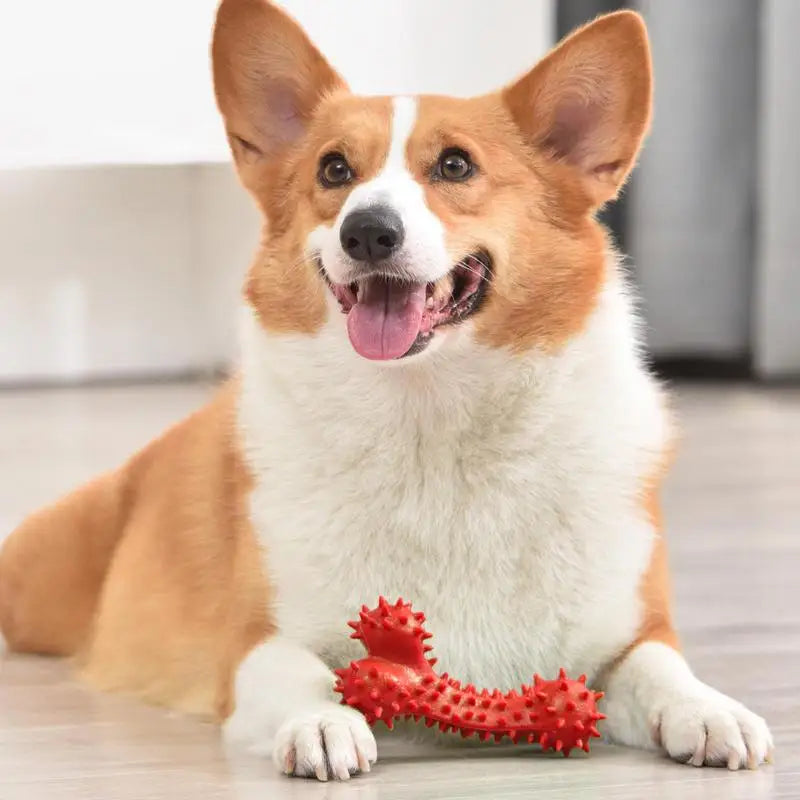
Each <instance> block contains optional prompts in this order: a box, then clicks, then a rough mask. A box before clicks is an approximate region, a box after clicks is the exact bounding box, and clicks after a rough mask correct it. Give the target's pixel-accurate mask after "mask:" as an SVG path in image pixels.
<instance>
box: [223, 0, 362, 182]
mask: <svg viewBox="0 0 800 800" xmlns="http://www.w3.org/2000/svg"><path fill="white" fill-rule="evenodd" d="M212 61H213V68H214V90H215V92H216V96H217V103H218V105H219V109H220V111H221V112H222V116H223V118H224V120H225V129H226V131H227V134H228V140H229V141H230V144H231V149H232V150H233V156H234V159H235V160H236V162H237V165H238V166H239V167H240V168H241V167H242V166H243V163H251V162H253V161H261V160H262V159H264V158H274V157H275V156H277V155H279V154H280V153H281V152H282V151H284V150H285V149H286V148H287V147H290V146H291V145H292V144H294V143H295V142H297V141H298V140H299V139H300V138H301V137H302V136H303V133H304V131H305V128H306V126H307V124H308V121H309V119H310V118H311V115H312V114H313V112H314V109H315V108H316V107H317V105H318V104H319V102H320V100H321V99H322V98H323V97H324V96H325V95H326V94H328V93H330V92H332V91H335V90H337V89H346V88H347V87H346V84H345V82H344V81H343V80H342V79H341V78H340V77H339V75H338V74H337V73H336V72H335V71H334V70H333V68H332V67H331V66H330V65H329V64H328V62H327V61H326V60H325V59H324V57H323V56H322V54H321V53H320V52H319V50H317V48H316V47H314V45H313V44H312V43H311V41H310V40H309V38H308V37H307V36H306V34H305V33H304V32H303V30H302V28H301V27H300V26H299V25H298V24H297V23H296V22H295V21H294V20H293V19H292V18H291V17H290V16H289V15H288V14H286V13H285V12H284V11H282V10H281V9H280V8H278V7H277V6H275V5H273V4H272V3H270V2H268V0H222V3H221V4H220V6H219V10H218V11H217V22H216V26H215V28H214V41H213V44H212Z"/></svg>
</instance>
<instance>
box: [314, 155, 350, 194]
mask: <svg viewBox="0 0 800 800" xmlns="http://www.w3.org/2000/svg"><path fill="white" fill-rule="evenodd" d="M351 180H353V170H352V169H351V167H350V165H349V164H348V163H347V159H346V158H345V157H344V156H343V155H341V154H340V153H328V155H326V156H323V157H322V160H321V161H320V162H319V182H320V183H321V184H322V185H323V186H324V187H325V188H326V189H333V188H335V187H337V186H344V185H345V184H346V183H350V181H351Z"/></svg>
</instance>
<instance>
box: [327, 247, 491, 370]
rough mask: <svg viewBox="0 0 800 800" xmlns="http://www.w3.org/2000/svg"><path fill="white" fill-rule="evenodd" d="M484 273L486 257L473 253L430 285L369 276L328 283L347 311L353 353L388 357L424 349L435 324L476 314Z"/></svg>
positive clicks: (379, 358) (487, 268)
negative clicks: (340, 282) (355, 279)
mask: <svg viewBox="0 0 800 800" xmlns="http://www.w3.org/2000/svg"><path fill="white" fill-rule="evenodd" d="M489 275H490V265H489V258H488V256H486V255H485V254H482V253H476V254H473V255H470V256H467V257H466V258H464V259H462V260H461V261H459V262H458V264H456V266H455V267H453V269H451V270H450V272H448V273H447V275H445V276H444V277H443V278H440V279H439V280H438V281H436V282H435V283H411V282H408V281H402V280H399V279H397V278H392V277H388V276H385V275H373V276H370V277H368V278H366V279H364V280H362V281H358V282H356V283H351V284H335V283H330V284H329V285H330V287H331V290H332V291H333V293H334V295H335V296H336V299H337V300H338V301H339V305H340V306H341V308H342V311H343V312H344V313H345V314H347V333H348V335H349V337H350V342H351V344H352V345H353V348H354V349H355V350H356V352H357V353H359V355H362V356H364V358H369V359H372V360H375V361H387V360H390V359H395V358H402V357H403V356H408V355H413V354H414V353H418V352H420V351H421V350H424V349H425V347H426V346H427V345H428V343H429V342H430V341H431V339H432V338H433V335H434V332H435V330H436V329H437V328H439V327H441V326H442V325H450V324H453V323H456V322H461V321H463V320H465V319H466V318H467V317H469V316H470V315H471V314H473V313H475V311H477V309H478V307H479V306H480V304H481V301H482V300H483V298H484V296H485V294H486V287H487V283H488V280H489Z"/></svg>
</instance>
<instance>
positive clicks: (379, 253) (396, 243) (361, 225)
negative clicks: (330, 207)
mask: <svg viewBox="0 0 800 800" xmlns="http://www.w3.org/2000/svg"><path fill="white" fill-rule="evenodd" d="M403 236H404V231H403V221H402V220H401V219H400V217H399V215H398V214H397V212H395V211H393V210H392V209H391V208H388V207H387V206H372V207H371V208H367V209H364V210H360V211H351V212H350V213H349V214H348V215H347V216H346V217H345V219H344V222H343V223H342V229H341V231H340V232H339V241H340V242H341V243H342V248H343V249H344V251H345V253H347V254H348V255H349V256H350V257H351V258H354V259H355V260H356V261H380V260H381V259H383V258H388V257H389V256H390V255H391V254H392V253H393V252H394V251H395V250H397V248H399V247H400V245H401V244H402V243H403Z"/></svg>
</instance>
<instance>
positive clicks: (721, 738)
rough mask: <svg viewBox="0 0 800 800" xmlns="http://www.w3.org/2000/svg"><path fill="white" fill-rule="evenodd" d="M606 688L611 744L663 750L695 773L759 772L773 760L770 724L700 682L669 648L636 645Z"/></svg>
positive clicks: (657, 644)
mask: <svg viewBox="0 0 800 800" xmlns="http://www.w3.org/2000/svg"><path fill="white" fill-rule="evenodd" d="M604 684H605V685H604V688H605V689H606V707H605V709H604V710H605V712H606V714H607V715H608V720H607V722H606V732H607V734H608V735H609V737H610V738H611V739H612V741H616V742H619V743H620V744H627V745H632V746H633V747H653V746H660V747H662V748H663V749H664V750H666V752H667V753H668V754H669V755H670V756H671V757H672V758H673V759H675V760H676V761H681V762H684V763H687V764H693V765H694V766H696V767H701V766H703V765H708V766H722V767H725V766H726V767H728V768H729V769H739V767H742V766H747V767H749V768H750V769H755V768H756V767H758V765H759V764H761V763H762V762H764V761H768V760H770V759H771V757H772V736H771V735H770V732H769V729H768V728H767V724H766V722H764V720H763V719H762V718H761V717H759V716H757V715H756V714H754V713H753V712H752V711H749V710H748V709H747V708H745V707H744V706H743V705H742V704H741V703H739V702H737V701H736V700H733V699H731V698H730V697H727V696H726V695H724V694H722V693H721V692H718V691H716V690H715V689H712V688H711V687H710V686H707V685H706V684H704V683H702V682H701V681H700V680H698V679H697V678H696V677H695V676H694V674H693V673H692V671H691V670H690V669H689V665H688V664H687V663H686V661H685V659H684V658H683V656H682V655H681V654H680V653H679V652H678V651H677V650H675V649H674V648H672V647H670V646H669V645H668V644H664V643H662V642H659V641H644V642H642V643H640V644H638V645H636V646H635V647H634V648H633V649H632V650H631V651H630V652H629V653H628V654H627V655H626V656H625V657H624V658H623V660H622V661H621V662H620V663H619V664H618V665H616V666H615V667H614V669H613V670H612V672H611V673H610V675H609V677H608V679H607V680H606V681H605V682H604Z"/></svg>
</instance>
